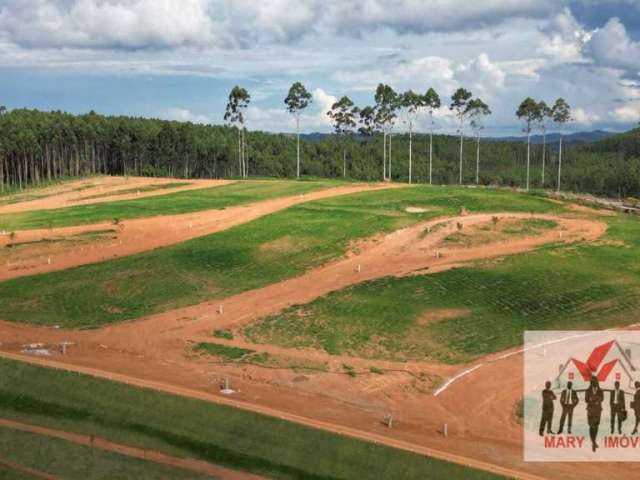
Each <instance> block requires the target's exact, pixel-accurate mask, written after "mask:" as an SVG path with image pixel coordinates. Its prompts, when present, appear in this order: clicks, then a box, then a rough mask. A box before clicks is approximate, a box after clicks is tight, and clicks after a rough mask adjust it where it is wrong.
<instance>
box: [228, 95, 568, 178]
mask: <svg viewBox="0 0 640 480" xmlns="http://www.w3.org/2000/svg"><path fill="white" fill-rule="evenodd" d="M238 89H239V87H235V88H234V89H233V90H232V92H231V94H230V96H229V105H232V104H233V103H234V102H235V101H236V100H235V98H236V97H237V94H238ZM241 90H242V91H244V89H241ZM244 93H245V94H246V91H244ZM374 100H375V104H374V105H372V106H365V107H363V108H359V107H357V106H356V105H355V104H354V103H353V101H352V100H351V99H350V98H349V97H347V96H343V97H342V98H340V99H339V100H338V101H337V102H335V103H334V104H333V105H332V106H331V109H330V110H329V111H328V112H327V115H328V116H329V118H330V119H331V122H332V124H333V128H334V133H335V134H336V136H337V137H338V138H342V139H345V138H347V137H350V136H352V135H353V134H355V133H356V127H357V126H359V128H358V129H357V133H359V134H360V135H361V136H364V137H371V136H373V135H376V134H382V136H383V161H382V178H383V179H384V180H389V179H390V177H391V134H392V131H393V127H394V125H395V122H396V120H397V119H398V114H400V115H401V116H402V119H403V121H404V123H405V124H406V125H407V131H408V135H409V174H408V177H409V178H408V181H409V183H412V180H413V176H412V172H413V148H412V138H413V132H414V126H415V123H416V118H417V116H418V114H420V113H421V112H423V111H426V112H427V113H428V115H429V126H430V128H429V137H430V145H429V172H430V173H429V183H430V184H431V183H432V182H433V175H432V170H433V129H434V123H435V122H434V113H435V112H436V111H437V110H439V109H440V107H441V106H442V104H441V100H440V96H439V95H438V93H437V92H436V91H435V90H434V89H433V88H429V89H428V90H427V91H426V93H424V94H422V95H421V94H418V93H415V92H414V91H413V90H407V91H406V92H404V93H396V92H395V90H394V89H393V88H392V87H390V86H389V85H385V84H382V83H381V84H379V85H378V88H377V89H376V92H375V96H374ZM284 102H285V104H286V106H287V110H288V111H289V112H290V113H292V114H293V115H295V120H296V134H297V145H298V148H297V155H296V164H297V175H298V176H300V113H301V112H302V111H303V110H304V109H305V108H306V107H307V106H308V105H309V103H310V102H311V94H310V93H309V92H308V91H307V89H306V88H305V87H304V85H303V84H302V83H300V82H295V83H294V84H293V85H292V86H291V88H290V89H289V93H288V95H287V97H286V98H285V100H284ZM228 109H229V107H227V110H228ZM449 109H450V110H451V111H452V112H453V113H454V114H455V116H456V118H457V120H458V122H459V128H458V133H459V135H460V155H459V176H458V183H460V184H462V181H463V147H464V135H465V124H466V123H467V122H469V124H470V125H471V128H472V129H473V131H474V132H475V136H476V175H475V181H476V184H478V183H479V182H480V133H481V131H482V130H483V129H484V122H483V119H484V117H486V116H488V115H490V114H491V109H490V108H489V106H488V105H487V104H486V103H485V102H484V101H483V100H481V99H480V98H474V97H473V94H472V93H471V92H470V91H468V90H466V89H464V88H459V89H457V90H456V91H455V93H454V94H453V95H452V97H451V104H450V106H449ZM516 116H517V117H518V118H519V119H520V120H522V121H524V129H523V131H524V132H525V133H526V135H527V175H526V189H527V190H529V188H530V184H531V181H530V172H531V133H532V131H533V129H534V127H536V126H537V127H538V128H540V130H541V131H542V133H543V146H542V185H544V184H545V163H546V162H545V160H546V133H547V126H548V122H549V121H553V122H554V123H556V124H557V125H558V126H559V127H562V126H563V125H564V124H565V123H567V122H568V121H569V120H570V119H571V113H570V107H569V105H568V104H567V102H566V101H565V100H564V99H562V98H558V99H557V100H556V102H555V103H554V105H553V106H552V107H549V106H547V104H546V103H545V102H544V101H540V102H536V101H535V100H533V99H532V98H531V97H527V98H526V99H525V100H524V101H523V102H522V103H521V104H520V106H519V107H518V110H517V111H516ZM225 119H227V116H226V115H225ZM342 151H343V176H346V172H347V165H346V163H347V160H346V150H345V149H344V147H343V149H342ZM558 159H559V161H558V182H557V188H558V190H559V189H560V178H561V168H562V135H561V136H560V142H559V156H558Z"/></svg>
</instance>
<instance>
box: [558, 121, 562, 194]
mask: <svg viewBox="0 0 640 480" xmlns="http://www.w3.org/2000/svg"><path fill="white" fill-rule="evenodd" d="M561 174H562V132H561V133H560V145H559V148H558V193H560V175H561Z"/></svg>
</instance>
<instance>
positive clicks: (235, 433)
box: [0, 360, 500, 480]
mask: <svg viewBox="0 0 640 480" xmlns="http://www.w3.org/2000/svg"><path fill="white" fill-rule="evenodd" d="M0 417H3V418H9V419H15V420H21V421H26V422H29V423H33V424H37V425H42V426H47V427H51V428H56V429H61V430H65V431H69V432H78V433H82V434H87V435H96V436H99V437H103V438H106V439H109V440H112V441H114V442H118V443H124V444H127V445H132V446H137V447H140V448H149V449H154V450H159V451H162V452H166V453H168V454H170V455H176V456H185V457H192V458H199V459H201V460H205V461H209V462H212V463H216V464H219V465H225V466H227V467H229V468H233V469H237V470H247V471H251V472H254V473H257V474H262V475H266V476H269V477H271V478H276V479H311V480H322V479H345V480H346V479H356V478H357V479H359V480H368V479H371V480H377V479H380V478H402V479H405V480H412V479H416V480H418V479H420V480H428V479H442V478H447V479H453V480H455V479H465V480H466V479H469V480H475V479H495V478H500V477H497V476H495V475H491V474H488V473H483V472H479V471H475V470H471V469H468V468H466V467H463V466H458V465H454V464H450V463H446V462H442V461H439V460H434V459H430V458H426V457H423V456H420V455H415V454H412V453H409V452H404V451H401V450H395V449H391V448H387V447H384V446H380V445H375V444H371V443H365V442H361V441H357V440H352V439H349V438H346V437H341V436H337V435H333V434H331V433H328V432H323V431H320V430H315V429H311V428H307V427H303V426H300V425H296V424H293V423H289V422H286V421H283V420H280V419H277V418H272V417H266V416H263V415H258V414H254V413H251V412H245V411H242V410H237V409H234V408H231V407H226V406H222V405H216V404H212V403H208V402H204V401H198V400H192V399H188V398H183V397H177V396H172V395H168V394H163V393H160V392H154V391H151V390H144V389H139V388H134V387H131V386H128V385H124V384H118V383H113V382H109V381H107V380H102V379H95V378H91V377H87V376H84V375H80V374H75V373H70V372H64V371H58V370H52V369H46V368H42V367H36V366H32V365H27V364H22V363H18V362H13V361H8V360H0ZM134 478H135V477H134Z"/></svg>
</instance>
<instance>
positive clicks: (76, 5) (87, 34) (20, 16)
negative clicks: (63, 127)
mask: <svg viewBox="0 0 640 480" xmlns="http://www.w3.org/2000/svg"><path fill="white" fill-rule="evenodd" d="M0 31H3V32H5V35H7V36H8V37H9V38H10V39H11V40H12V41H13V42H14V43H16V44H18V45H21V46H25V47H40V48H52V47H71V48H74V47H75V48H168V47H177V46H182V45H205V44H207V43H209V42H212V41H214V39H215V35H214V25H213V23H212V20H211V17H210V16H209V2H208V0H181V1H180V2H175V1H172V0H73V1H71V2H63V1H47V0H6V1H5V4H4V6H3V7H2V9H1V10H0Z"/></svg>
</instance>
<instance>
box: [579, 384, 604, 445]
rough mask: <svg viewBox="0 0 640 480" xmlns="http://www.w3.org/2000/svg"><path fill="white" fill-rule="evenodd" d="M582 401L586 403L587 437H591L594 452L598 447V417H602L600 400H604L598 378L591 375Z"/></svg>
mask: <svg viewBox="0 0 640 480" xmlns="http://www.w3.org/2000/svg"><path fill="white" fill-rule="evenodd" d="M584 401H585V403H586V404H587V421H588V422H589V437H590V438H591V450H593V451H594V452H595V451H596V449H597V448H599V445H598V442H597V439H598V429H599V427H600V418H601V417H602V402H603V401H604V392H603V391H602V389H601V388H600V384H599V383H598V379H597V378H596V377H595V376H592V377H591V384H590V386H589V388H588V389H587V390H586V392H585V394H584Z"/></svg>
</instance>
